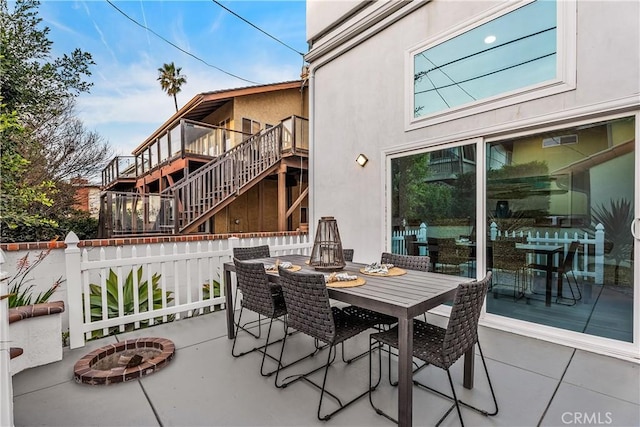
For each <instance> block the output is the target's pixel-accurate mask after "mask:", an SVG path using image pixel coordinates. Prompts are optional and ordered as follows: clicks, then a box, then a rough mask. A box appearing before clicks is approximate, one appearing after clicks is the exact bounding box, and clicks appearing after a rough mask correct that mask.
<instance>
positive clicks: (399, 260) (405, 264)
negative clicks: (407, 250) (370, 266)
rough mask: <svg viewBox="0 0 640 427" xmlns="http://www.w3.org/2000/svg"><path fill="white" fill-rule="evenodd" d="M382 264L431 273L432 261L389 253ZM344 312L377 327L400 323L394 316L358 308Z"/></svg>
mask: <svg viewBox="0 0 640 427" xmlns="http://www.w3.org/2000/svg"><path fill="white" fill-rule="evenodd" d="M380 263H381V264H393V265H394V266H395V267H400V268H405V269H407V270H417V271H429V267H430V265H431V261H430V259H429V257H428V256H417V255H399V254H392V253H389V252H383V253H382V256H381V257H380ZM344 311H346V312H347V313H348V314H350V315H351V316H358V317H361V318H362V319H363V320H365V321H367V322H369V323H374V324H377V325H387V326H390V325H394V324H395V323H396V322H397V321H398V319H397V318H395V317H393V316H389V315H387V314H382V313H378V312H376V311H372V310H369V309H366V308H361V307H356V306H349V307H345V308H344ZM425 321H426V315H425Z"/></svg>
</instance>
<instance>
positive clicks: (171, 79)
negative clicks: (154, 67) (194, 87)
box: [157, 62, 187, 112]
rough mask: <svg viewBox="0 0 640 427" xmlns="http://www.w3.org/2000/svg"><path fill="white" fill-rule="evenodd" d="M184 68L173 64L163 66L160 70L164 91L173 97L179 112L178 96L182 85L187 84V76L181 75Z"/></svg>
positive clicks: (161, 84) (160, 80) (159, 79)
mask: <svg viewBox="0 0 640 427" xmlns="http://www.w3.org/2000/svg"><path fill="white" fill-rule="evenodd" d="M181 72H182V68H180V67H177V68H176V65H175V64H174V63H173V62H171V63H169V64H163V65H162V67H160V68H158V79H157V80H158V81H159V82H160V87H161V88H162V90H163V91H165V92H167V95H169V96H173V103H174V104H175V107H176V112H177V111H178V98H177V97H176V95H177V94H178V93H180V91H181V90H182V85H183V84H185V83H186V82H187V76H185V75H182V74H180V73H181Z"/></svg>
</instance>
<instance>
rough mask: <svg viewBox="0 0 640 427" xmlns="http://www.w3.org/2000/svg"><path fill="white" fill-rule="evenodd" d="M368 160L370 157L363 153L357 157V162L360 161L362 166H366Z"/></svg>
mask: <svg viewBox="0 0 640 427" xmlns="http://www.w3.org/2000/svg"><path fill="white" fill-rule="evenodd" d="M368 161H369V159H368V158H367V156H365V155H364V154H362V153H360V155H359V156H358V158H357V159H356V163H358V164H359V165H360V166H362V167H364V165H366V164H367V162H368Z"/></svg>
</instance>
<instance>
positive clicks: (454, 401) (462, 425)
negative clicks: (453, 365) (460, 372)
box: [436, 369, 464, 427]
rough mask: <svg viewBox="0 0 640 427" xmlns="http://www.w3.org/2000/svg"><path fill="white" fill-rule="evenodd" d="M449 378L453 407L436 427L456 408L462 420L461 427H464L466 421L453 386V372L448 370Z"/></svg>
mask: <svg viewBox="0 0 640 427" xmlns="http://www.w3.org/2000/svg"><path fill="white" fill-rule="evenodd" d="M447 377H448V378H449V385H450V386H451V393H453V406H452V407H451V408H449V410H448V411H447V412H446V413H445V414H444V415H443V416H442V417H441V418H440V419H439V420H438V422H437V423H436V427H438V426H439V425H440V424H441V423H442V421H444V419H445V418H447V415H449V414H450V413H451V410H452V409H453V408H454V407H455V408H456V410H457V411H458V418H460V426H461V427H464V421H463V420H462V412H461V411H460V405H459V404H458V396H457V395H456V389H455V387H454V386H453V380H452V379H451V372H450V371H449V370H448V369H447Z"/></svg>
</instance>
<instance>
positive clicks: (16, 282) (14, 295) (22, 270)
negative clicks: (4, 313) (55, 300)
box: [7, 245, 64, 308]
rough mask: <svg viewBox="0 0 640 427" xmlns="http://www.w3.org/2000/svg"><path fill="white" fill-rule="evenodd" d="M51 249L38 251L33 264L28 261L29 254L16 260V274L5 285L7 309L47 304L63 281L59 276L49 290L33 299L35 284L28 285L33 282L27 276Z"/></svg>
mask: <svg viewBox="0 0 640 427" xmlns="http://www.w3.org/2000/svg"><path fill="white" fill-rule="evenodd" d="M50 246H51V245H50ZM51 249H52V246H51V247H50V248H49V249H47V250H43V251H40V253H39V254H38V256H37V257H36V259H35V261H33V262H31V261H29V253H27V254H26V255H25V256H23V257H22V258H20V259H19V260H18V262H17V263H16V268H17V271H16V274H14V275H13V276H12V277H11V278H10V279H9V282H8V283H7V288H8V289H9V294H8V298H9V308H13V307H22V306H24V305H31V304H40V303H44V302H47V301H49V298H51V295H53V293H54V292H55V291H56V289H58V287H59V286H60V285H61V284H62V283H63V282H64V279H63V278H62V276H60V277H59V278H58V279H56V280H55V281H54V282H53V284H52V285H51V287H49V289H47V290H46V291H44V292H40V293H39V294H37V295H36V296H35V297H34V295H33V288H34V287H35V284H33V283H30V282H32V281H33V278H31V277H29V275H30V274H31V272H32V271H33V269H34V268H36V267H37V266H38V265H39V264H40V263H41V262H42V261H44V259H45V258H46V257H47V256H48V255H49V254H50V253H51Z"/></svg>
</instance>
